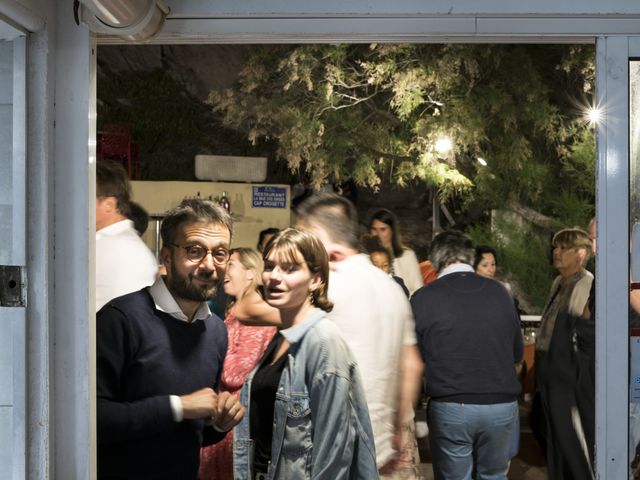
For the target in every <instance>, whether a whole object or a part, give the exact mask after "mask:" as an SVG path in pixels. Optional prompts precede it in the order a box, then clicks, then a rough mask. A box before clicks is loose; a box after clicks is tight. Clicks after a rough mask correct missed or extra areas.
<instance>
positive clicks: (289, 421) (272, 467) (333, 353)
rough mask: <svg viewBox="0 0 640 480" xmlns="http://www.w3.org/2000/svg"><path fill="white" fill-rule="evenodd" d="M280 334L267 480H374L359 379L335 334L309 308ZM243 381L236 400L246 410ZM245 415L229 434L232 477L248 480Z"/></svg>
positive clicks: (246, 391)
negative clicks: (284, 349)
mask: <svg viewBox="0 0 640 480" xmlns="http://www.w3.org/2000/svg"><path fill="white" fill-rule="evenodd" d="M280 333H282V335H283V336H284V337H285V338H286V339H287V341H288V342H289V353H288V362H287V365H286V366H285V368H284V370H283V371H282V376H281V377H280V383H279V385H278V391H277V393H276V399H275V406H274V418H273V439H272V446H271V463H270V464H269V470H268V472H267V479H268V480H274V479H287V480H294V479H312V478H313V479H327V480H341V479H363V480H372V479H377V478H378V470H377V468H376V455H375V447H374V444H373V433H372V431H371V422H370V420H369V411H368V410H367V404H366V400H365V397H364V392H363V390H362V381H361V379H360V373H359V371H358V368H357V365H356V362H355V360H354V359H353V356H352V355H351V352H350V351H349V349H348V347H347V345H346V344H345V342H344V340H343V339H342V337H341V336H340V333H339V331H338V329H337V327H336V326H335V325H334V324H333V322H331V321H330V320H327V319H326V318H325V313H324V312H323V311H322V310H320V309H316V310H315V311H314V312H313V313H312V314H311V315H310V316H309V318H307V319H306V320H305V321H303V322H302V323H300V324H297V325H294V326H293V327H291V328H288V329H286V330H282V331H281V332H280ZM260 365H262V361H261V362H260V363H259V364H258V366H256V368H255V369H254V370H253V371H252V372H251V374H250V375H249V376H248V377H247V380H246V381H245V383H244V386H243V387H242V392H241V394H240V401H241V402H242V404H243V405H244V406H245V408H247V409H248V408H249V405H250V398H249V396H250V393H251V382H252V380H253V376H254V374H255V372H256V371H257V369H258V368H259V367H260ZM249 418H250V415H249V412H248V411H247V412H245V415H244V418H243V419H242V421H241V422H240V423H239V424H238V425H237V426H236V427H235V431H234V446H233V460H234V477H235V479H236V480H248V479H251V480H253V476H254V474H253V472H252V469H253V441H252V440H251V439H250V438H249Z"/></svg>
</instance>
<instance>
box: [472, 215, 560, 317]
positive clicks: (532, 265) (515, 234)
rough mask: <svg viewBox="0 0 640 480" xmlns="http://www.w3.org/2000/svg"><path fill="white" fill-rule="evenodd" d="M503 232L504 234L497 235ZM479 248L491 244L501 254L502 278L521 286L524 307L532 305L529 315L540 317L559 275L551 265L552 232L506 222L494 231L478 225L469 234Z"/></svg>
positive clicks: (499, 272) (500, 275)
mask: <svg viewBox="0 0 640 480" xmlns="http://www.w3.org/2000/svg"><path fill="white" fill-rule="evenodd" d="M497 232H500V234H497ZM468 233H469V235H470V236H471V238H473V240H474V242H475V243H476V244H477V245H481V244H485V245H491V246H492V247H494V248H495V249H496V252H497V254H498V259H497V260H498V276H499V278H500V279H503V280H505V281H508V282H510V283H511V284H512V285H514V284H515V285H516V286H517V291H519V292H521V293H522V295H523V297H521V300H526V301H522V302H521V304H522V305H521V306H524V305H525V304H528V305H530V308H531V309H530V310H527V309H525V310H526V313H528V314H540V313H541V312H542V308H543V307H544V304H545V302H546V300H547V297H548V295H549V289H550V288H551V282H552V281H553V278H554V277H555V275H557V272H555V271H554V270H553V267H552V266H551V262H550V258H551V257H550V252H551V250H550V236H549V233H548V232H546V231H544V230H541V229H539V228H537V227H535V226H533V225H527V226H518V225H516V224H514V223H512V222H509V221H506V220H502V221H500V220H499V221H497V225H495V224H494V229H493V230H492V229H491V228H489V226H487V225H476V226H474V227H471V228H470V229H469V231H468Z"/></svg>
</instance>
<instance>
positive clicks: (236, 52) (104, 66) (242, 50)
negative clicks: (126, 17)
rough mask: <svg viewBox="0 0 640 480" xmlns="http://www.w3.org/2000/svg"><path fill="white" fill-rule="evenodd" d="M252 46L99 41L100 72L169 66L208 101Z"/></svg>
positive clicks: (231, 76) (234, 73) (230, 78)
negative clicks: (104, 43)
mask: <svg viewBox="0 0 640 480" xmlns="http://www.w3.org/2000/svg"><path fill="white" fill-rule="evenodd" d="M250 50H251V46H246V45H117V46H116V45H100V46H99V47H98V73H99V74H108V72H109V71H111V72H121V71H144V70H147V71H150V70H155V69H159V68H162V69H166V70H169V71H170V72H171V73H172V75H173V76H174V78H176V79H177V80H179V81H180V82H181V83H183V84H184V85H185V87H186V88H187V89H188V91H189V93H191V94H192V95H194V96H195V97H196V98H199V99H200V100H202V101H205V100H206V99H207V97H208V96H209V92H210V91H211V90H218V89H222V88H227V87H229V86H231V85H232V84H233V82H234V81H235V80H236V78H237V76H238V72H239V71H240V70H241V69H242V66H243V65H244V60H245V57H246V56H247V54H248V53H249V52H250Z"/></svg>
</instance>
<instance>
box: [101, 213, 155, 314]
mask: <svg viewBox="0 0 640 480" xmlns="http://www.w3.org/2000/svg"><path fill="white" fill-rule="evenodd" d="M157 273H158V262H156V258H155V257H154V255H153V253H151V250H149V248H147V246H146V245H145V244H144V242H143V241H142V240H141V239H140V237H139V236H138V233H137V232H136V231H135V229H134V228H133V222H132V221H131V220H121V221H119V222H116V223H114V224H112V225H109V226H108V227H105V228H102V229H100V230H98V231H97V232H96V311H98V310H100V309H101V308H102V306H103V305H104V304H105V303H107V302H108V301H109V300H112V299H114V298H116V297H119V296H121V295H124V294H126V293H131V292H135V291H137V290H140V289H141V288H144V287H148V286H149V285H151V284H152V283H153V282H154V281H155V279H156V276H157Z"/></svg>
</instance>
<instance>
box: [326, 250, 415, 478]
mask: <svg viewBox="0 0 640 480" xmlns="http://www.w3.org/2000/svg"><path fill="white" fill-rule="evenodd" d="M335 266H336V270H335V271H332V272H331V274H330V276H329V300H331V301H332V302H333V303H334V307H333V310H332V311H331V313H329V315H328V318H330V319H331V320H333V321H334V322H335V323H336V325H337V326H338V327H339V328H340V331H341V333H342V335H343V337H344V339H345V341H346V342H347V345H349V348H350V349H351V351H352V353H353V355H354V357H355V359H356V361H357V362H358V367H359V369H360V373H361V375H362V383H363V386H364V393H365V396H366V398H367V405H368V407H369V415H370V416H371V426H372V427H373V437H374V441H375V446H376V455H377V458H376V461H377V464H378V468H380V467H382V466H383V465H384V464H385V463H387V462H388V461H389V460H390V459H391V457H392V456H393V454H394V450H393V447H392V438H393V433H394V420H395V414H396V412H397V410H398V397H399V394H400V378H401V375H400V370H401V363H400V360H401V356H402V350H403V347H404V346H405V345H415V343H416V334H415V324H414V321H413V314H412V313H411V306H410V305H409V301H408V300H407V297H406V296H405V294H404V292H403V291H402V289H401V288H400V286H399V285H398V284H397V283H396V282H395V281H394V280H393V279H392V278H390V277H389V276H388V275H387V274H386V273H384V272H383V271H382V270H380V269H379V268H376V267H375V266H373V264H372V263H371V261H370V260H369V257H368V256H366V255H361V254H360V255H353V256H350V257H347V258H346V259H345V260H343V261H341V262H337V263H336V264H335Z"/></svg>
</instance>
